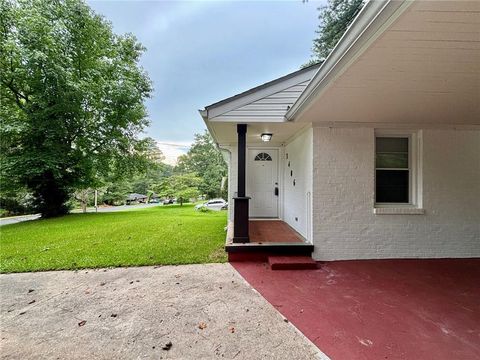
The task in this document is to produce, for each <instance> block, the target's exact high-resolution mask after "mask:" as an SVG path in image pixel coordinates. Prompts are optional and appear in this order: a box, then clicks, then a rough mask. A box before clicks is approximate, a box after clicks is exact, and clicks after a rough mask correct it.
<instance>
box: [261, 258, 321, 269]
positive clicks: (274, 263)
mask: <svg viewBox="0 0 480 360" xmlns="http://www.w3.org/2000/svg"><path fill="white" fill-rule="evenodd" d="M268 264H269V265H270V268H271V269H272V270H308V269H316V268H317V263H316V262H315V260H313V259H312V258H311V257H309V256H269V257H268Z"/></svg>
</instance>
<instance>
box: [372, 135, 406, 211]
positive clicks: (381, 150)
mask: <svg viewBox="0 0 480 360" xmlns="http://www.w3.org/2000/svg"><path fill="white" fill-rule="evenodd" d="M410 166H411V161H410V137H406V136H377V137H376V138H375V203H377V204H410V203H411V186H410V185H411V168H410Z"/></svg>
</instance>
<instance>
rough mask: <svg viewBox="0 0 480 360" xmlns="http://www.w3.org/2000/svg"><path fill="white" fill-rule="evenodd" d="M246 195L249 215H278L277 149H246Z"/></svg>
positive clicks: (262, 216)
mask: <svg viewBox="0 0 480 360" xmlns="http://www.w3.org/2000/svg"><path fill="white" fill-rule="evenodd" d="M247 196H250V197H251V199H250V209H249V210H250V217H257V218H276V217H278V150H270V149H269V150H262V149H249V150H248V162H247Z"/></svg>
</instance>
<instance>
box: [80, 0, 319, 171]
mask: <svg viewBox="0 0 480 360" xmlns="http://www.w3.org/2000/svg"><path fill="white" fill-rule="evenodd" d="M87 3H88V4H89V5H90V7H91V8H92V9H93V10H94V11H95V12H96V13H99V14H102V15H104V16H105V17H106V18H107V19H108V20H109V21H111V23H112V25H113V30H114V32H115V33H117V34H123V33H126V32H130V33H133V34H134V35H135V36H136V37H137V39H138V40H139V41H140V42H141V43H142V44H143V45H144V46H145V47H146V48H147V50H146V52H145V53H144V55H143V56H142V59H141V62H140V64H141V66H143V68H144V69H145V70H146V71H147V73H148V75H149V77H150V79H151V80H152V82H153V87H154V92H153V97H152V98H151V99H148V100H147V103H146V105H147V109H148V112H149V118H150V121H151V125H150V127H149V128H148V129H146V132H145V135H146V136H150V137H152V138H154V139H155V140H157V142H158V144H159V147H160V149H161V150H162V151H163V153H164V155H165V156H166V161H167V162H169V163H171V164H173V163H174V162H175V160H176V157H177V156H178V155H181V154H182V153H185V152H186V151H187V150H188V147H189V145H190V144H191V143H192V141H193V138H194V134H195V133H199V132H203V131H204V129H205V125H204V123H203V120H202V118H201V116H200V114H199V113H198V110H199V109H203V108H204V107H205V106H206V105H209V104H212V103H214V102H216V101H219V100H222V99H224V98H227V97H229V96H232V95H235V94H237V93H239V92H242V91H245V90H248V89H250V88H252V87H255V86H257V85H260V84H263V83H265V82H267V81H270V80H273V79H275V78H278V77H280V76H282V75H285V74H288V73H290V72H292V71H295V70H298V69H299V67H300V66H301V65H302V64H304V63H305V62H307V61H308V60H309V59H310V56H311V48H312V40H313V38H314V36H315V30H316V29H317V27H318V11H317V8H318V7H319V6H321V5H322V3H323V1H312V0H310V1H308V2H305V3H304V2H302V1H301V0H291V1H290V0H282V1H281V0H277V1H239V0H236V1H219V0H217V1H162V0H156V1H152V0H151V1H141V0H120V1H118V0H87Z"/></svg>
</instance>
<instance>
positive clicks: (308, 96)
mask: <svg viewBox="0 0 480 360" xmlns="http://www.w3.org/2000/svg"><path fill="white" fill-rule="evenodd" d="M414 1H415V0H370V1H368V2H367V3H366V4H365V5H364V7H363V8H362V10H361V11H360V13H359V14H358V16H357V18H356V19H355V20H354V22H353V23H352V24H351V26H350V27H349V28H348V29H347V30H346V31H345V33H344V34H343V36H342V37H341V38H340V40H339V42H338V43H337V45H336V46H335V48H334V49H333V50H332V51H331V53H330V54H329V55H328V57H327V58H326V59H325V61H324V63H323V64H322V65H321V66H320V68H319V69H318V70H317V72H316V74H315V75H314V76H313V78H312V80H311V81H310V83H309V84H308V85H307V87H306V88H305V90H304V91H303V93H302V94H301V95H300V97H299V98H298V99H297V101H296V102H295V103H294V104H293V105H292V107H291V108H290V109H289V110H288V111H287V113H286V114H285V118H286V120H288V121H294V120H295V119H296V118H298V117H299V116H300V115H301V114H302V113H303V112H304V111H305V110H306V109H307V108H308V107H309V106H310V105H311V104H312V102H313V100H314V99H315V98H317V97H319V96H320V95H321V94H322V93H323V90H325V89H326V88H327V87H328V85H329V84H331V83H332V82H333V81H334V80H335V79H336V78H338V77H339V76H340V75H341V74H342V73H343V72H344V71H345V70H346V69H347V68H348V66H349V65H351V64H352V63H353V62H354V61H355V60H356V59H357V58H358V57H359V56H360V55H361V54H362V53H363V52H364V51H365V50H366V49H367V48H368V47H369V46H370V45H371V44H372V43H373V41H375V40H376V39H377V38H378V37H379V36H380V35H381V34H382V33H383V32H384V31H385V30H386V29H387V28H388V27H389V26H390V25H391V24H392V23H393V22H394V21H395V20H396V19H397V18H398V17H399V16H400V15H401V14H402V13H403V12H404V11H405V10H406V9H407V8H408V7H409V6H410V5H411V4H412V3H413V2H414Z"/></svg>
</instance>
